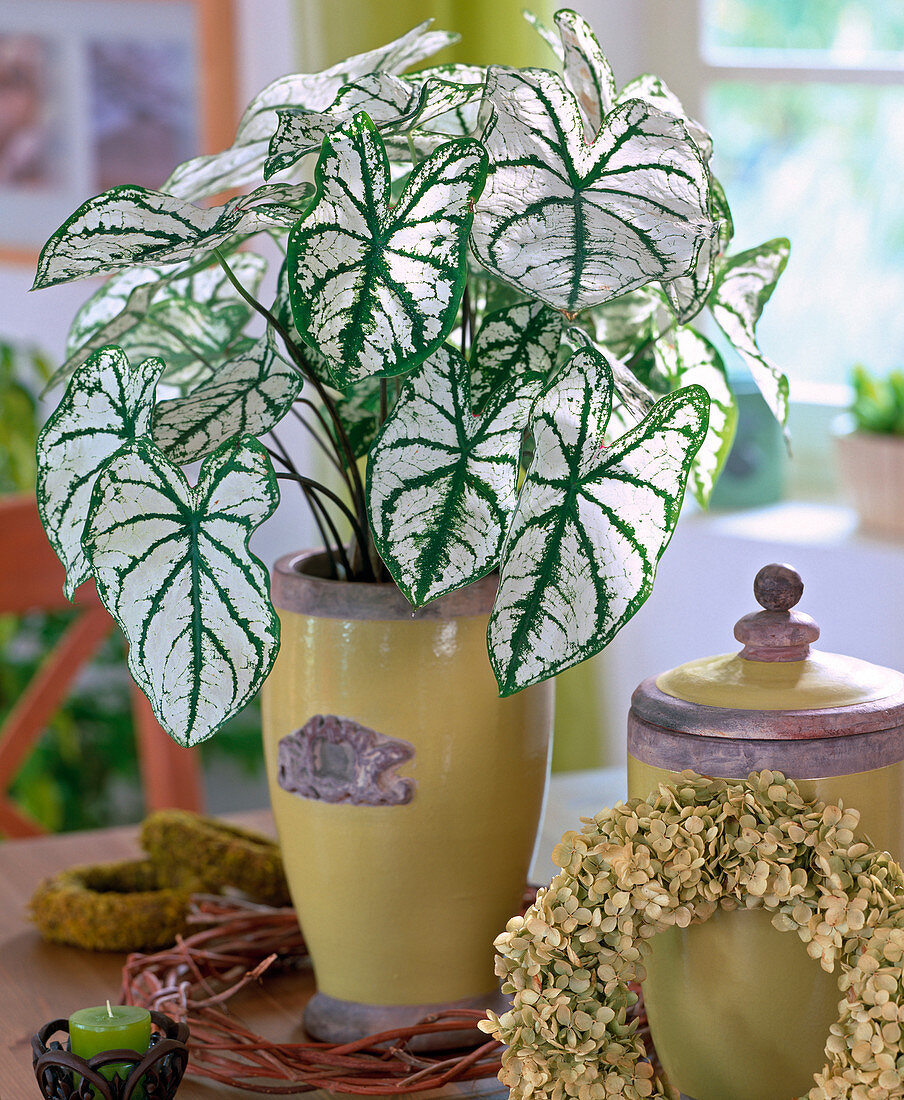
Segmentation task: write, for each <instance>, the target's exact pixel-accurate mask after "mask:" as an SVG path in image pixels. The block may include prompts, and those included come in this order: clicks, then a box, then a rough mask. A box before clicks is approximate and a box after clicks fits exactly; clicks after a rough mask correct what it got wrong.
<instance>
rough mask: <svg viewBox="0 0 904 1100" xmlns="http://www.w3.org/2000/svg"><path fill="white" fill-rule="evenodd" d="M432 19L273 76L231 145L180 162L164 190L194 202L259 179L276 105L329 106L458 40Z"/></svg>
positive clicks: (244, 117) (312, 108)
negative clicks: (344, 54)
mask: <svg viewBox="0 0 904 1100" xmlns="http://www.w3.org/2000/svg"><path fill="white" fill-rule="evenodd" d="M431 23H432V20H430V19H428V20H426V21H425V22H423V23H420V24H419V25H418V26H417V27H414V28H413V29H412V30H410V31H408V33H407V34H404V35H402V37H401V38H397V39H395V41H393V42H390V43H388V44H387V45H386V46H381V47H379V49H375V50H368V51H367V52H366V53H361V54H355V56H354V57H349V58H348V59H347V60H345V61H340V62H339V64H337V65H333V66H332V67H331V68H329V69H325V70H324V71H323V72H319V73H294V74H292V75H290V76H282V77H279V79H278V80H274V81H273V82H272V83H271V84H268V85H267V87H266V88H264V89H263V91H261V92H259V93H258V94H257V95H256V96H255V97H254V99H253V100H252V101H251V103H250V104H249V105H248V108H247V110H246V111H245V113H244V114H243V115H242V118H241V121H240V122H239V127H238V131H237V133H236V135H235V141H234V142H233V143H232V145H231V147H230V148H229V149H226V150H224V151H223V152H222V153H212V154H208V155H206V156H200V157H194V158H192V159H191V160H188V161H186V162H185V163H184V164H180V165H179V167H178V168H176V170H175V171H174V172H173V174H172V175H171V176H170V178H169V179H168V180H167V181H166V183H165V184H164V185H163V190H164V191H168V192H170V194H173V195H178V196H180V198H184V199H190V200H191V201H193V202H195V201H197V200H198V199H203V198H208V197H209V196H211V195H218V194H219V193H220V192H221V191H226V190H227V189H229V188H233V187H247V186H248V185H249V184H252V183H256V182H258V180H259V179H260V177H261V174H262V173H263V169H264V162H265V161H266V159H267V154H268V147H269V144H270V137H271V135H272V134H273V130H274V127H275V126H276V116H275V113H274V112H275V111H276V109H277V108H279V107H300V108H301V109H302V110H305V111H325V110H326V109H327V108H328V107H329V105H330V104H331V103H332V102H333V100H334V99H335V98H336V96H337V95H338V93H339V90H340V88H342V86H343V85H344V84H348V83H349V81H352V80H356V79H357V78H358V77H361V76H364V75H365V74H366V73H372V72H375V71H377V70H380V71H382V72H387V73H401V72H403V71H404V70H405V69H407V68H408V67H409V66H410V65H415V64H417V62H419V61H423V60H424V58H426V57H430V56H431V54H434V53H437V52H438V51H439V50H441V49H444V48H445V47H446V46H450V45H452V44H453V43H454V42H457V41H458V35H456V34H448V33H447V32H445V31H431V30H430V29H429V28H430V24H431Z"/></svg>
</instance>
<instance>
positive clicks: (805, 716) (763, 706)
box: [628, 564, 904, 1100]
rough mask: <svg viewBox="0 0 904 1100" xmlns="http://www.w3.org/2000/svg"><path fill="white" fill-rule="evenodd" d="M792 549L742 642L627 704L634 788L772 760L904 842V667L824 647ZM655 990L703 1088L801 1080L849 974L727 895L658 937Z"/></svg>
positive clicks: (739, 1096)
mask: <svg viewBox="0 0 904 1100" xmlns="http://www.w3.org/2000/svg"><path fill="white" fill-rule="evenodd" d="M802 592H803V584H802V582H801V578H800V576H799V575H798V574H797V573H796V572H795V571H794V570H793V569H792V568H791V567H790V566H787V565H778V564H774V565H769V566H766V567H764V568H763V569H762V570H760V572H759V573H758V574H757V577H756V581H755V585H754V594H755V596H756V598H757V601H758V602H759V603H760V605H761V606H762V608H763V610H761V611H759V612H755V613H752V614H750V615H745V616H744V617H743V618H742V619H741V620H740V621H739V622H738V623H737V625H736V626H735V637H736V638H737V639H738V641H740V642H742V643H743V647H744V648H743V649H742V650H741V651H740V653H731V654H725V655H722V656H718V657H707V658H703V659H699V660H695V661H690V662H688V663H687V664H685V665H680V666H679V667H678V668H675V669H671V670H670V671H668V672H665V673H662V674H661V675H659V676H656V677H650V678H649V679H647V680H645V681H644V682H643V683H642V684H641V685H640V686H639V687H638V688H637V690H636V691H635V693H634V696H633V698H632V705H631V711H630V714H629V718H628V793H629V795H630V796H631V797H641V798H643V797H646V796H647V795H648V794H649V793H650V792H652V791H655V790H656V789H657V787H658V785H659V784H660V783H665V782H674V781H675V780H676V778H677V776H678V774H679V773H680V772H682V771H684V770H685V769H690V770H692V771H694V772H697V773H699V774H701V775H708V776H715V777H718V778H722V779H736V780H740V779H746V777H747V776H748V774H749V773H750V772H752V771H760V770H763V769H770V770H774V771H777V772H781V773H782V774H784V775H787V776H788V777H789V778H790V779H793V780H794V781H795V783H796V784H797V786H798V787H799V789H800V791H801V794H802V795H803V796H804V797H805V798H818V799H820V800H822V801H823V802H826V803H829V804H832V805H835V804H838V803H839V802H841V803H842V804H843V805H845V806H853V807H856V808H858V809H859V810H860V811H861V812H862V818H861V822H860V828H861V831H862V833H863V834H865V835H866V836H868V837H869V838H870V840H871V842H872V843H873V844H874V845H875V846H877V847H878V848H879V849H885V850H887V851H889V852H891V854H892V855H893V856H894V857H895V858H898V859H900V858H901V857H902V856H904V676H902V674H901V673H899V672H895V671H893V670H891V669H886V668H881V667H878V666H876V665H872V664H869V663H868V662H866V661H861V660H857V659H855V658H853V657H843V656H839V655H837V654H834V653H824V652H821V651H819V650H814V649H811V645H812V643H814V642H815V641H816V640H817V639H818V637H819V628H818V626H817V625H816V623H815V622H814V621H813V619H811V618H810V617H809V616H808V615H805V614H802V613H800V612H798V611H796V610H793V608H794V606H795V605H796V604H797V602H798V600H799V599H800V598H801V594H802ZM650 947H651V951H650V955H649V958H648V959H647V960H646V963H645V965H646V969H647V978H646V981H645V982H644V1000H645V1005H646V1008H647V1014H648V1017H649V1020H650V1025H651V1028H652V1030H653V1033H654V1035H655V1042H656V1049H657V1053H658V1054H659V1056H660V1059H661V1061H662V1064H663V1067H664V1069H665V1071H666V1073H667V1074H668V1077H669V1080H670V1081H671V1082H672V1084H674V1085H675V1086H676V1087H678V1088H679V1089H681V1091H682V1092H683V1093H684V1094H685V1095H686V1096H688V1097H692V1098H693V1100H774V1098H775V1097H777V1096H785V1095H799V1094H803V1093H805V1092H806V1091H807V1089H808V1088H809V1087H810V1086H811V1084H812V1075H813V1073H814V1072H815V1071H817V1070H818V1069H820V1067H821V1066H822V1065H823V1062H824V1053H823V1047H824V1044H825V1037H826V1035H827V1034H828V1031H829V1027H830V1025H831V1024H832V1023H833V1021H834V1020H835V1019H836V1018H837V1014H838V1007H837V1006H838V989H837V985H836V978H835V977H834V976H833V975H831V974H828V973H824V972H822V971H821V970H820V969H819V968H818V967H816V966H814V965H813V963H812V960H811V959H810V958H808V957H807V951H806V949H805V946H804V945H803V944H802V943H800V942H799V941H798V940H797V938H796V937H792V936H784V935H782V934H780V933H778V932H777V931H776V930H775V929H774V928H773V927H772V926H771V923H770V919H769V916H768V914H766V913H765V912H764V911H763V910H760V909H737V910H734V911H731V912H727V911H718V912H716V913H715V914H714V916H713V917H712V918H711V919H710V920H708V921H706V922H705V923H704V924H701V925H690V926H689V927H687V928H683V929H682V928H670V929H668V930H667V931H665V932H664V933H662V934H661V935H659V936H656V937H655V939H654V940H653V941H651V944H650Z"/></svg>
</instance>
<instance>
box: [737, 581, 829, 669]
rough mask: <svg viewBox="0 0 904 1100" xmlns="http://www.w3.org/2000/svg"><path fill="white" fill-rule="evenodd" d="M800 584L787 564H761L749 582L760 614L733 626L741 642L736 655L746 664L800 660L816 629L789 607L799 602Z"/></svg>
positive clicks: (805, 655) (800, 614)
mask: <svg viewBox="0 0 904 1100" xmlns="http://www.w3.org/2000/svg"><path fill="white" fill-rule="evenodd" d="M803 591H804V582H803V581H802V580H801V579H800V574H799V573H798V572H797V570H796V569H794V568H792V567H791V566H790V565H782V564H781V563H779V562H773V563H772V564H771V565H764V566H763V568H762V569H761V570H760V571H759V573H757V575H756V580H755V581H754V582H753V594H754V596H755V597H756V601H757V603H758V604H759V605H760V606H761V607H763V608H764V609H765V610H763V611H754V612H752V613H751V614H749V615H745V616H744V617H743V618H742V619H739V620H738V621H737V623H736V624H735V628H734V636H735V637H736V638H737V640H738V641H739V642H743V643H744V648H743V649H742V650H741V652H740V656H741V657H743V658H744V659H745V660H747V661H803V660H804V659H805V658H806V657H807V655H808V654H809V652H810V643H811V642H815V641H816V639H817V638H818V637H819V627H818V626H817V625H816V623H815V622H814V621H813V620H812V619H811V618H810V616H809V615H804V614H803V613H802V612H800V611H792V610H791V608H792V607H794V605H795V604H796V603H797V602H798V601H799V600H800V598H801V596H802V595H803Z"/></svg>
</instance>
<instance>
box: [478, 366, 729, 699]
mask: <svg viewBox="0 0 904 1100" xmlns="http://www.w3.org/2000/svg"><path fill="white" fill-rule="evenodd" d="M611 392H612V375H611V371H610V370H609V366H608V364H607V362H606V360H605V358H604V357H603V356H602V355H600V354H599V353H598V352H594V351H592V350H590V349H583V350H581V351H578V352H577V353H576V354H575V355H574V356H573V358H572V359H571V360H570V361H569V363H568V364H567V365H566V367H565V369H564V370H563V371H561V372H560V374H559V375H558V376H557V377H556V378H555V380H554V381H553V382H552V383H550V384H549V385H548V386H547V388H546V390H545V391H544V393H543V394H542V396H541V397H540V398H539V399H538V401H537V402H536V404H535V405H534V411H533V417H532V429H531V430H532V432H533V435H534V440H535V453H534V458H533V461H532V463H531V465H530V468H529V470H528V472H527V476H526V478H525V481H524V485H523V487H522V490H521V495H520V497H519V499H518V506H517V508H516V510H515V514H514V517H513V518H512V522H511V526H510V528H509V533H508V536H507V538H506V542H505V546H504V548H503V551H502V566H501V576H500V582H499V592H498V594H497V597H496V603H495V606H494V608H493V613H492V615H491V617H490V625H489V631H488V641H489V650H490V660H491V663H492V665H493V669H494V671H495V673H496V678H497V680H498V682H499V689H500V694H502V695H510V694H512V693H513V692H516V691H520V690H521V688H524V687H527V686H528V685H529V684H533V683H537V682H538V681H539V680H543V679H546V678H547V677H549V676H552V675H554V674H555V673H557V672H561V671H562V670H564V669H566V668H570V667H571V666H572V665H575V664H578V663H579V662H580V661H583V660H586V658H588V657H592V656H593V655H594V654H595V653H598V652H599V651H600V650H601V649H603V648H604V647H605V646H606V645H607V644H608V643H609V641H611V639H612V638H613V637H614V636H615V634H616V632H617V631H618V630H619V629H620V628H621V627H622V626H624V624H625V623H626V622H627V621H628V620H629V619H630V618H631V617H632V616H633V615H634V613H635V612H636V611H637V610H638V608H639V607H640V606H641V604H642V603H643V602H644V600H645V599H646V598H647V596H648V595H649V594H650V591H651V589H652V586H653V580H654V577H655V573H656V566H657V563H658V561H659V558H660V557H661V555H662V553H663V551H664V550H665V547H666V546H667V544H668V541H669V539H670V538H671V535H672V531H673V530H674V527H675V524H676V522H677V520H678V513H679V510H680V507H681V500H682V497H683V495H684V487H685V483H686V481H687V476H688V471H689V469H690V466H691V463H692V461H693V457H694V454H695V453H696V451H697V449H698V448H699V446H700V444H701V442H702V441H703V438H704V436H705V434H706V421H707V410H708V405H709V401H708V399H707V396H706V393H705V391H704V390H702V389H700V388H699V387H696V386H694V387H691V388H690V389H686V390H681V391H679V392H678V393H674V394H671V395H669V396H668V397H664V398H663V399H662V400H661V401H659V402H657V404H656V405H655V406H654V408H653V409H652V411H651V412H650V414H649V415H648V416H647V417H646V419H645V420H644V421H643V422H642V423H640V424H638V425H637V427H635V428H633V429H632V430H631V431H629V432H628V433H626V434H625V435H624V436H622V437H621V438H620V439H618V440H616V441H615V442H614V443H612V444H611V445H610V446H608V447H606V446H605V445H604V444H603V440H604V438H605V434H606V425H607V421H608V419H609V405H610V400H611Z"/></svg>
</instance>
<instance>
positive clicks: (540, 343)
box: [470, 302, 565, 411]
mask: <svg viewBox="0 0 904 1100" xmlns="http://www.w3.org/2000/svg"><path fill="white" fill-rule="evenodd" d="M564 324H565V321H564V318H563V317H562V314H561V313H558V312H556V310H554V309H550V308H549V307H548V306H544V305H543V303H542V302H519V303H518V305H514V306H509V307H507V308H505V309H499V310H496V311H495V312H493V313H488V314H487V316H486V317H485V318H484V321H483V324H482V325H481V326H480V331H479V332H478V333H477V336H476V337H475V338H474V345H473V347H472V348H471V362H470V366H471V402H472V407H473V408H474V410H475V411H476V410H479V409H480V408H482V406H483V404H484V402H485V401H486V399H487V398H488V397H489V395H490V394H491V393H493V391H495V390H498V389H499V387H500V386H501V385H503V384H504V383H505V382H507V381H509V380H510V379H513V378H520V377H522V376H523V375H525V374H533V375H535V376H537V377H539V378H543V379H544V380H545V379H547V378H548V377H549V376H550V374H552V372H553V370H554V369H555V365H556V354H557V352H558V350H559V343H560V341H561V338H562V328H563V326H564Z"/></svg>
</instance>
